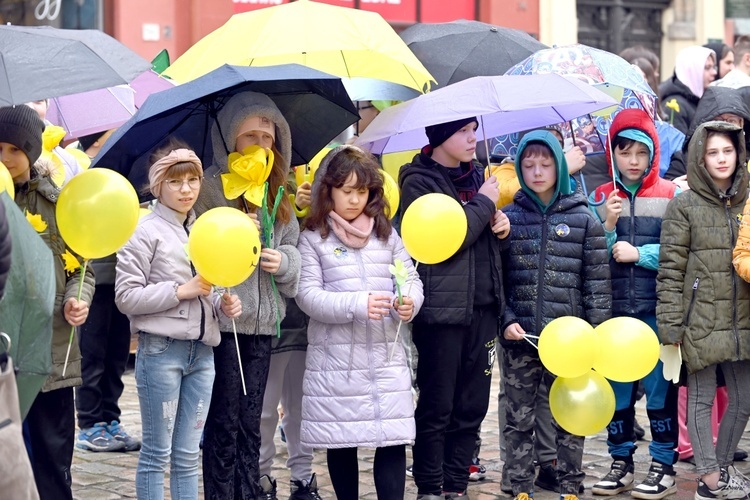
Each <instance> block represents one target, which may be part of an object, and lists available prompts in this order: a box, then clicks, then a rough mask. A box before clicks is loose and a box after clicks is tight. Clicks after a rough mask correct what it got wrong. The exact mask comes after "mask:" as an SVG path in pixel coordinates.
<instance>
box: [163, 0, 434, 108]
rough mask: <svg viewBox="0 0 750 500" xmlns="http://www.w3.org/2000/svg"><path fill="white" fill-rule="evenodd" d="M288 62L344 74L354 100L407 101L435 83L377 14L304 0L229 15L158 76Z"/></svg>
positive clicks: (176, 76)
mask: <svg viewBox="0 0 750 500" xmlns="http://www.w3.org/2000/svg"><path fill="white" fill-rule="evenodd" d="M289 63H295V64H302V65H304V66H309V67H310V68H315V69H318V70H320V71H325V72H326V73H330V74H332V75H336V76H339V77H341V78H343V79H344V85H345V86H346V88H347V91H349V93H350V97H351V99H352V100H354V101H358V100H372V99H386V100H406V99H410V98H412V97H414V96H416V95H418V94H421V93H422V92H426V91H428V90H429V88H430V83H431V82H432V81H433V78H432V76H431V75H430V74H429V72H428V71H427V70H426V69H425V67H424V66H423V65H422V63H421V62H419V59H417V58H416V57H415V56H414V54H413V53H412V52H411V50H409V48H408V47H407V46H406V44H405V43H404V42H403V41H402V40H401V39H400V38H399V36H398V35H397V34H396V32H395V31H394V30H393V28H391V26H390V25H389V24H388V23H387V22H386V21H385V20H384V19H383V18H382V17H381V16H380V14H378V13H376V12H368V11H365V10H359V9H352V8H348V7H338V6H335V5H328V4H324V3H318V2H313V1H310V0H298V1H296V2H291V3H285V4H282V5H276V6H273V7H267V8H264V9H258V10H254V11H250V12H244V13H241V14H235V15H234V16H232V17H231V18H230V19H229V21H227V22H226V23H225V24H224V25H223V26H221V27H220V28H218V29H217V30H215V31H213V32H212V33H210V34H208V35H206V36H205V37H204V38H203V39H202V40H200V41H198V43H196V44H195V45H193V46H192V47H191V48H190V49H189V50H188V51H187V52H185V54H183V55H182V56H181V57H180V58H178V59H177V60H176V61H175V62H174V63H173V64H172V65H171V66H170V67H169V68H167V69H166V70H165V71H164V75H166V76H169V77H170V78H173V79H175V80H177V81H178V82H187V81H189V80H192V79H194V78H196V77H198V76H200V75H203V74H206V73H208V72H209V71H211V70H213V69H216V68H218V67H219V66H221V65H222V64H235V65H239V66H269V65H275V64H289Z"/></svg>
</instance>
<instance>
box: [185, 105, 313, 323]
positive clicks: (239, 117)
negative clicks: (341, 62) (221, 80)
mask: <svg viewBox="0 0 750 500" xmlns="http://www.w3.org/2000/svg"><path fill="white" fill-rule="evenodd" d="M249 116H262V117H265V118H268V119H269V120H271V121H272V122H273V123H274V125H275V126H276V140H275V145H276V149H278V150H279V152H280V153H281V156H282V158H283V159H284V162H285V166H286V169H287V170H288V169H289V162H290V159H291V156H292V139H291V133H290V132H289V125H288V124H287V122H286V119H285V118H284V117H283V115H282V114H281V112H280V111H279V109H278V108H277V107H276V105H275V104H274V103H273V101H272V100H271V98H269V97H268V96H266V95H264V94H258V93H255V92H242V93H239V94H235V95H233V96H232V97H231V98H230V99H229V100H228V101H227V103H226V104H225V105H224V107H223V108H221V110H220V111H219V113H218V116H217V120H216V122H215V123H214V126H213V128H212V130H211V141H212V143H213V155H214V157H213V162H212V163H211V166H210V167H208V168H207V169H206V170H205V172H204V178H205V179H204V182H203V186H202V187H201V192H200V195H199V196H198V200H197V201H196V203H195V206H194V207H193V208H194V210H195V213H196V214H197V215H198V216H200V215H201V214H202V213H204V212H206V211H208V210H210V209H212V208H215V207H233V208H240V207H241V206H242V202H241V200H240V199H236V200H228V199H227V198H226V197H225V196H224V188H223V186H222V182H221V174H223V173H227V172H228V166H227V159H228V156H229V153H231V152H232V151H234V147H235V141H236V138H237V131H238V129H239V126H240V125H241V124H242V122H243V121H244V120H245V118H247V117H249ZM286 174H287V173H286V172H285V175H286ZM284 196H286V193H285V194H284ZM259 211H260V209H258V212H259ZM298 239H299V224H298V223H297V219H296V218H295V217H294V215H293V214H292V218H291V220H290V221H289V222H288V223H286V224H283V223H281V222H280V221H278V220H277V221H276V223H275V224H274V231H273V248H274V249H276V250H278V251H279V252H281V266H280V267H279V272H278V273H276V274H275V275H274V279H275V281H276V287H277V289H278V291H279V294H280V295H281V297H280V298H277V297H276V294H275V293H274V291H273V287H272V284H271V275H270V274H268V273H267V272H265V271H263V270H261V269H260V267H258V269H256V270H255V272H253V274H251V275H250V277H249V278H248V279H247V280H245V281H244V282H243V283H241V284H239V285H237V286H236V287H233V288H232V292H233V293H236V294H237V295H238V296H239V298H240V300H241V301H242V314H241V315H240V317H239V318H237V319H235V324H236V325H237V332H238V333H244V334H256V335H275V334H276V326H275V325H276V310H277V308H278V312H279V315H280V317H281V319H283V318H284V316H285V314H286V301H285V300H284V298H285V297H286V298H292V297H294V296H295V295H296V294H297V285H298V282H299V273H300V255H299V251H298V250H297V240H298ZM220 329H221V331H223V332H226V331H232V324H231V322H225V321H222V322H221V326H220Z"/></svg>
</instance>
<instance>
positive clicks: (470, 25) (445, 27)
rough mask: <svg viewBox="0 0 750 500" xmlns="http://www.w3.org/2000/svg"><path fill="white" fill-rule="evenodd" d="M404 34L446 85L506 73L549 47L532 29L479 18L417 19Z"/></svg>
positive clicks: (425, 62) (443, 84) (440, 82)
mask: <svg viewBox="0 0 750 500" xmlns="http://www.w3.org/2000/svg"><path fill="white" fill-rule="evenodd" d="M401 38H402V39H403V40H404V42H406V44H407V45H408V46H409V48H410V49H411V50H412V52H414V54H415V55H416V56H417V59H419V60H420V61H421V62H422V64H424V66H425V67H426V68H427V70H428V71H429V72H430V74H432V76H433V77H435V80H437V83H438V84H437V85H436V86H433V87H432V90H435V89H436V88H438V87H444V86H446V85H450V84H451V83H456V82H460V81H461V80H466V79H467V78H471V77H473V76H495V75H502V74H504V73H505V71H506V70H508V68H510V67H511V66H513V65H514V64H516V63H518V62H520V61H523V60H524V59H526V58H527V57H528V56H530V55H531V54H533V53H534V52H536V51H537V50H540V49H546V48H548V47H547V46H546V45H544V44H543V43H541V42H540V41H539V40H536V39H535V38H533V37H532V36H530V35H529V34H528V33H525V32H523V31H519V30H514V29H510V28H502V27H499V26H493V25H491V24H486V23H481V22H479V21H466V20H460V21H452V22H450V23H434V24H427V23H417V24H415V25H413V26H410V27H409V28H407V29H405V30H404V31H403V32H402V33H401Z"/></svg>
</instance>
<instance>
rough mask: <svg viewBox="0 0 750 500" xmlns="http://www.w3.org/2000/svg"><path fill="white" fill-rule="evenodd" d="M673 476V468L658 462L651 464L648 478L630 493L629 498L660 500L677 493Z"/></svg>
mask: <svg viewBox="0 0 750 500" xmlns="http://www.w3.org/2000/svg"><path fill="white" fill-rule="evenodd" d="M674 476H675V471H674V468H673V467H671V466H669V465H664V464H660V463H658V462H651V468H650V469H649V470H648V476H646V479H644V480H643V482H642V483H640V484H639V485H637V486H636V487H635V488H634V489H633V491H631V492H630V496H632V497H634V498H641V499H643V500H660V499H662V498H664V497H666V496H668V495H672V494H674V493H677V484H676V483H675V480H674Z"/></svg>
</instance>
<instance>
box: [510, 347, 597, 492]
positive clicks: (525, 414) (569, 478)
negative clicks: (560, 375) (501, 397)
mask: <svg viewBox="0 0 750 500" xmlns="http://www.w3.org/2000/svg"><path fill="white" fill-rule="evenodd" d="M503 370H504V373H505V379H504V380H503V383H504V384H505V397H506V398H507V406H506V408H507V413H506V415H507V424H506V426H505V429H504V431H503V435H504V436H505V447H506V454H505V471H504V472H505V473H506V474H507V475H508V478H509V479H510V484H511V486H512V487H513V495H514V496H515V495H517V494H518V493H532V492H533V491H534V421H535V406H536V403H535V401H536V397H537V390H538V388H539V384H540V383H541V382H542V380H543V379H544V381H545V382H546V383H547V387H552V382H553V381H554V379H555V376H554V375H552V374H551V373H550V372H548V371H547V370H546V369H545V368H544V366H543V365H542V362H541V361H540V360H539V356H538V355H537V354H536V353H532V352H526V351H523V350H518V349H505V350H504V353H503ZM553 423H554V425H555V430H556V432H557V477H558V479H559V480H560V493H561V494H564V495H565V494H571V495H577V494H578V486H579V485H580V484H581V482H583V479H584V478H585V477H586V474H584V473H583V472H582V471H581V463H582V461H583V439H584V438H583V437H582V436H574V435H572V434H570V433H569V432H567V431H565V430H564V429H562V428H561V427H559V426H558V425H557V422H554V421H553Z"/></svg>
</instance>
